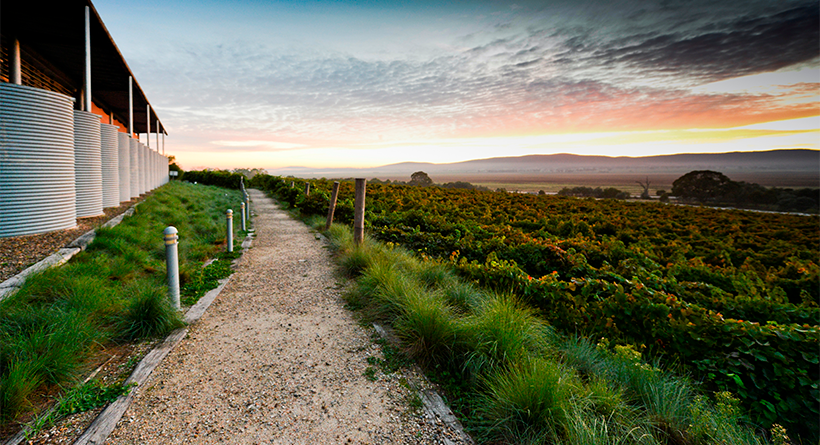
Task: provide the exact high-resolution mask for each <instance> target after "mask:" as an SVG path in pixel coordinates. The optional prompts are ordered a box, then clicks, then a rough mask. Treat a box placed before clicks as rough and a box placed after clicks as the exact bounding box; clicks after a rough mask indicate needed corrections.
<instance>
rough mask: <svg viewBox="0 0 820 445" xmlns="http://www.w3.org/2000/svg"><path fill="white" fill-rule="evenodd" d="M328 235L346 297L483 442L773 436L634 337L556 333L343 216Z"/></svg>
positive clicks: (521, 307)
mask: <svg viewBox="0 0 820 445" xmlns="http://www.w3.org/2000/svg"><path fill="white" fill-rule="evenodd" d="M327 234H328V235H329V237H330V240H331V243H332V244H333V245H334V247H335V249H336V252H337V256H338V260H339V264H340V269H341V270H342V272H343V273H345V274H346V275H348V276H350V277H354V279H355V282H354V285H353V286H351V287H350V290H349V291H348V293H347V295H346V298H347V301H348V304H349V307H351V308H352V309H356V310H358V311H359V312H360V314H361V316H362V317H363V319H364V320H365V321H374V320H378V321H379V322H381V323H385V324H389V325H392V327H393V328H394V330H395V332H396V334H397V337H398V341H399V344H398V346H397V347H398V348H400V350H401V351H402V352H403V355H406V356H407V357H410V358H413V359H414V360H416V362H418V363H419V364H420V365H421V366H422V367H423V368H424V369H425V371H426V372H427V373H428V376H429V377H430V378H431V380H433V381H434V382H437V383H439V384H441V385H442V386H443V388H444V390H445V391H446V393H447V398H448V400H449V403H450V404H451V405H452V407H453V408H454V411H455V412H456V413H457V414H459V415H460V417H461V419H462V422H464V423H465V426H466V428H467V430H468V431H470V432H471V433H472V434H473V435H474V436H476V437H477V438H478V439H479V442H489V443H516V444H519V443H520V444H647V445H654V444H676V445H677V444H681V445H684V444H685V445H701V444H703V445H706V444H757V443H766V441H765V439H763V438H762V437H759V436H757V435H755V434H754V431H753V430H752V429H751V428H749V427H748V426H747V421H746V419H745V418H744V416H743V415H742V413H740V412H739V410H738V409H737V405H736V403H735V404H733V402H732V400H736V399H733V398H732V397H731V395H723V396H717V399H715V400H712V399H710V398H709V397H708V396H707V395H705V394H702V393H700V392H699V390H698V388H697V387H696V385H695V384H694V383H692V382H691V381H689V380H688V379H687V378H686V377H685V376H680V375H676V374H674V373H673V372H670V371H666V370H662V369H660V366H659V364H658V363H646V362H644V361H643V360H642V359H641V354H640V353H639V352H637V351H635V350H633V349H632V348H631V347H628V346H619V345H610V344H609V343H608V342H607V341H601V342H599V343H597V344H596V343H592V342H590V341H589V340H588V339H584V338H581V337H578V336H574V335H565V334H561V333H557V332H554V331H553V329H552V328H551V327H550V326H548V325H547V324H546V323H545V322H544V321H543V319H542V318H541V317H540V316H539V314H538V313H537V312H536V311H535V310H533V309H532V308H530V307H529V306H527V305H526V304H525V303H524V302H522V301H520V300H519V299H518V298H516V296H515V295H511V294H508V293H507V294H503V293H501V294H500V293H494V292H490V291H486V290H483V289H479V288H477V287H475V286H474V285H473V284H471V283H466V282H464V281H462V280H461V279H459V278H458V277H456V276H455V275H454V274H453V273H452V272H451V271H449V270H448V269H447V267H446V266H445V265H444V264H443V263H440V262H436V261H434V260H429V259H426V258H422V259H419V258H416V257H415V256H413V255H412V254H411V253H409V252H407V251H406V250H404V249H402V248H400V247H396V246H394V245H389V244H388V245H384V244H379V243H376V242H375V241H373V240H371V239H369V238H367V237H366V238H365V240H364V242H363V243H362V244H361V245H355V244H354V243H353V240H352V236H351V235H350V231H349V229H347V228H345V227H343V226H338V225H334V226H332V227H331V229H330V230H329V231H328V232H327ZM371 364H376V362H375V361H374V363H371ZM369 369H370V371H369V377H372V378H375V368H372V367H371V368H369Z"/></svg>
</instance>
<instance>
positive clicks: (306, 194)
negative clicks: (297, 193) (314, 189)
mask: <svg viewBox="0 0 820 445" xmlns="http://www.w3.org/2000/svg"><path fill="white" fill-rule="evenodd" d="M305 196H310V183H309V182H305Z"/></svg>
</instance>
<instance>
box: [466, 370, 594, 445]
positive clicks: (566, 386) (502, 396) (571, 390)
mask: <svg viewBox="0 0 820 445" xmlns="http://www.w3.org/2000/svg"><path fill="white" fill-rule="evenodd" d="M484 387H485V390H484V392H483V394H482V396H481V406H482V408H481V411H482V412H483V414H484V415H485V416H487V417H489V418H491V419H496V420H495V424H494V425H493V426H492V427H491V428H490V430H489V431H488V433H489V435H490V437H494V438H496V439H499V440H508V441H510V442H512V443H532V444H538V443H545V442H547V439H548V438H549V437H559V436H563V435H564V431H565V430H566V424H567V420H568V419H567V413H568V412H569V411H570V409H571V408H572V405H573V399H574V398H575V397H576V396H577V395H578V394H579V393H580V390H581V384H580V381H579V380H578V379H577V377H576V376H575V374H573V373H572V372H571V371H570V370H568V369H566V368H564V367H563V366H562V365H560V364H558V363H557V362H555V361H552V360H545V359H541V358H523V359H521V360H519V361H516V362H513V363H511V364H510V365H509V366H507V367H505V368H503V369H498V370H495V371H493V372H492V373H490V375H489V377H487V378H486V379H485V381H484Z"/></svg>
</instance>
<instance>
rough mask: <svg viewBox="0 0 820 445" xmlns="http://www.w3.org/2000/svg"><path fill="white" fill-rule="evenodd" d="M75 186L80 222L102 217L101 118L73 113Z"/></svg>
mask: <svg viewBox="0 0 820 445" xmlns="http://www.w3.org/2000/svg"><path fill="white" fill-rule="evenodd" d="M74 186H75V188H76V190H77V218H84V217H87V216H99V215H102V214H103V204H102V158H101V157H100V116H98V115H96V114H94V113H91V112H88V111H80V110H74Z"/></svg>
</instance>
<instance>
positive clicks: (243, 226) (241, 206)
mask: <svg viewBox="0 0 820 445" xmlns="http://www.w3.org/2000/svg"><path fill="white" fill-rule="evenodd" d="M239 208H240V209H241V210H242V231H243V232H244V231H246V230H248V229H247V228H246V226H245V217H246V215H245V203H244V202H243V203H241V204H239Z"/></svg>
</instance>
